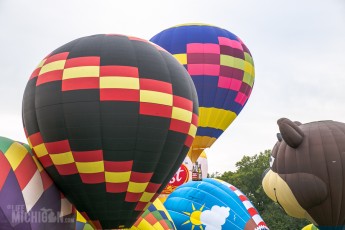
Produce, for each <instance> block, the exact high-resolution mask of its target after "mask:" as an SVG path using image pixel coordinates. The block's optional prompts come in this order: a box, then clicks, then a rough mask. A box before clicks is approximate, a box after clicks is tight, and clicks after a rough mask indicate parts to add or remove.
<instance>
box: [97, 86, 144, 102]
mask: <svg viewBox="0 0 345 230" xmlns="http://www.w3.org/2000/svg"><path fill="white" fill-rule="evenodd" d="M100 100H101V101H139V100H140V92H139V90H136V89H100Z"/></svg>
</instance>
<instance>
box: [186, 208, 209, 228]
mask: <svg viewBox="0 0 345 230" xmlns="http://www.w3.org/2000/svg"><path fill="white" fill-rule="evenodd" d="M204 207H205V204H204V205H203V206H201V208H200V209H198V210H197V209H196V208H195V206H194V204H193V203H192V209H193V211H192V212H183V213H184V214H186V215H188V216H189V220H187V221H186V222H184V223H183V224H182V225H185V224H189V223H191V224H192V230H194V228H195V227H199V229H201V230H203V229H204V227H203V226H202V222H201V220H200V216H201V213H202V210H203V209H204Z"/></svg>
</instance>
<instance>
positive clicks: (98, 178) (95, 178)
mask: <svg viewBox="0 0 345 230" xmlns="http://www.w3.org/2000/svg"><path fill="white" fill-rule="evenodd" d="M79 175H80V178H81V180H82V182H83V183H85V184H99V183H104V181H105V175H104V172H100V173H79Z"/></svg>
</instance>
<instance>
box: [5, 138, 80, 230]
mask: <svg viewBox="0 0 345 230" xmlns="http://www.w3.org/2000/svg"><path fill="white" fill-rule="evenodd" d="M0 169H1V170H0V229H16V230H22V229H30V230H45V229H55V230H60V229H61V230H67V229H70V230H72V229H74V224H75V222H74V212H73V207H72V205H71V203H69V202H68V201H67V199H66V198H64V197H63V195H62V194H61V193H60V192H59V190H58V189H57V188H56V186H55V185H54V184H53V181H52V180H51V179H50V177H49V176H48V174H47V173H46V172H45V171H44V170H43V168H42V166H41V165H40V164H39V162H38V161H37V159H36V158H35V157H34V156H32V155H31V151H30V148H29V146H28V145H26V144H22V143H19V142H16V141H13V140H10V139H8V138H5V137H0Z"/></svg>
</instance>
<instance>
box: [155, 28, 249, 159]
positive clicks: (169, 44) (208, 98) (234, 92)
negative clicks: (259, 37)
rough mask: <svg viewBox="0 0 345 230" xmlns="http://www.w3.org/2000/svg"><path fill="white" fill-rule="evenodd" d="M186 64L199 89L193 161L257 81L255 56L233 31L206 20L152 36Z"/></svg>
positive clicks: (240, 106) (235, 112)
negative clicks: (207, 22)
mask: <svg viewBox="0 0 345 230" xmlns="http://www.w3.org/2000/svg"><path fill="white" fill-rule="evenodd" d="M150 41H152V42H153V43H155V44H158V45H159V46H161V47H163V48H164V49H166V50H167V51H169V52H170V53H171V54H173V56H174V57H175V58H176V59H177V60H179V62H180V63H181V64H183V65H184V66H185V68H186V69H187V70H188V72H189V74H190V75H191V77H192V79H193V82H194V84H195V87H196V90H197V92H198V99H199V124H198V130H197V134H196V137H195V140H194V142H193V145H192V148H191V149H190V152H189V153H188V155H189V156H190V158H191V159H192V161H193V163H194V162H196V160H197V159H198V157H199V155H200V154H201V152H202V151H203V150H204V149H205V148H209V147H211V146H212V144H213V143H214V142H215V141H216V139H217V138H218V137H219V136H220V135H221V134H222V133H223V132H224V130H225V129H226V128H227V127H228V126H229V125H230V124H231V123H232V122H233V121H234V119H235V118H236V117H237V116H238V114H239V113H240V112H241V110H242V109H243V107H244V106H245V104H246V103H247V101H248V98H249V96H250V94H251V91H252V88H253V84H254V64H253V58H252V55H251V54H250V52H249V50H248V48H247V47H246V45H245V44H244V43H243V42H242V41H241V39H239V38H238V37H237V36H236V35H234V34H232V33H231V32H229V31H227V30H225V29H222V28H219V27H216V26H212V25H206V24H185V25H178V26H174V27H171V28H169V29H166V30H163V31H162V32H160V33H158V34H157V35H155V36H154V37H152V38H151V39H150Z"/></svg>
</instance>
